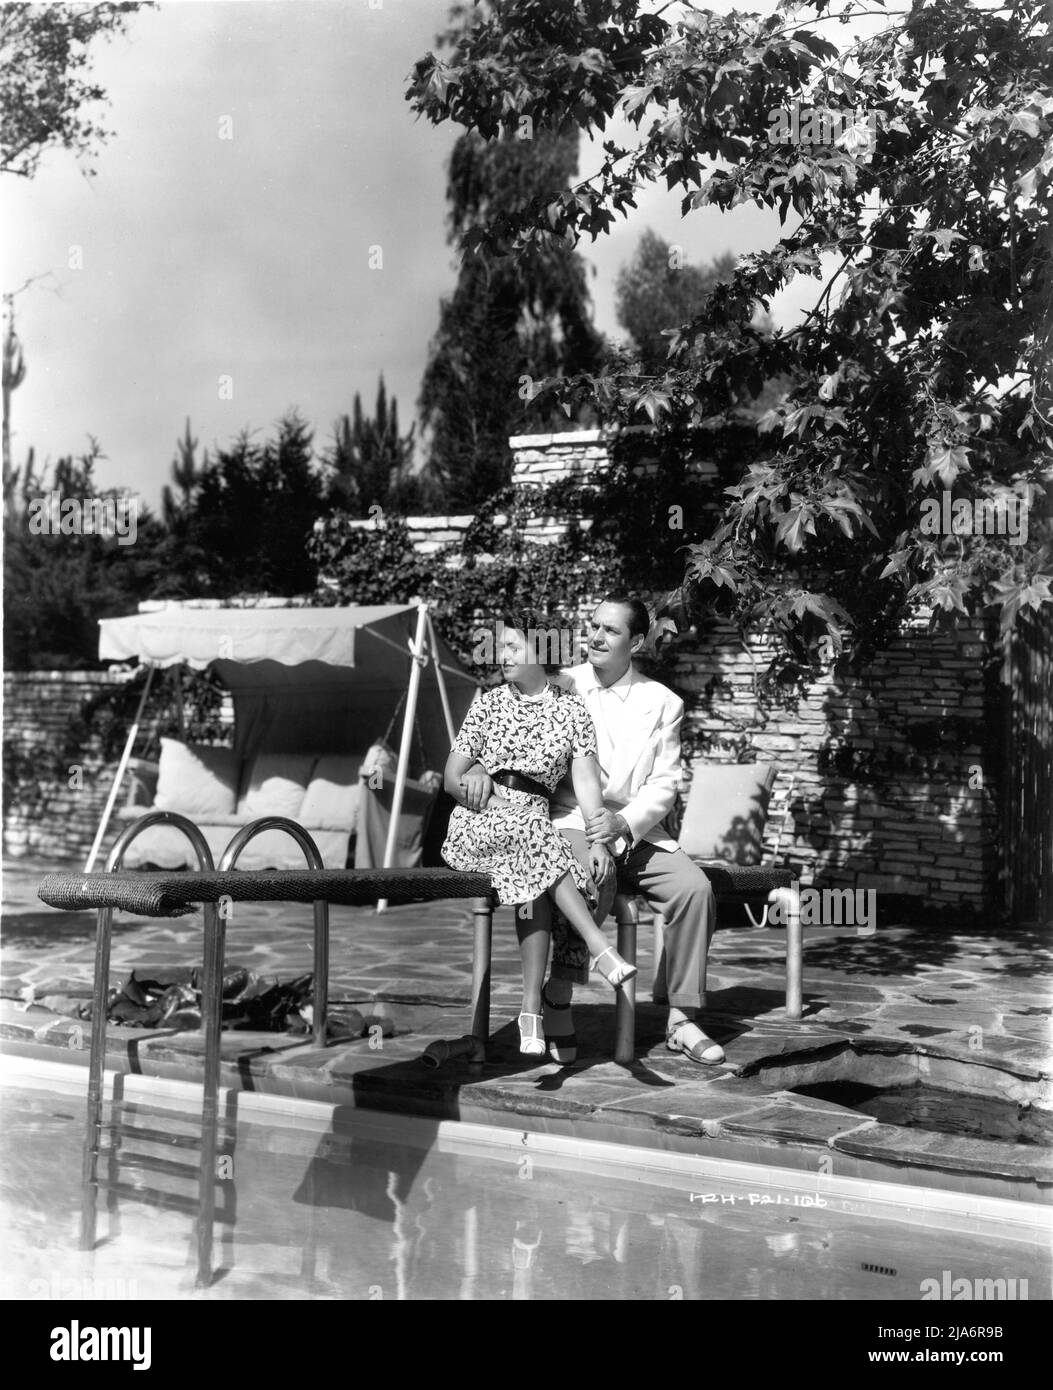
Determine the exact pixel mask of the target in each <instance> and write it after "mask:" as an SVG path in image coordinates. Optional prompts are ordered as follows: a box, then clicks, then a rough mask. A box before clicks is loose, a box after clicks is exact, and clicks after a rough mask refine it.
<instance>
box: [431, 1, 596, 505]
mask: <svg viewBox="0 0 1053 1390" xmlns="http://www.w3.org/2000/svg"><path fill="white" fill-rule="evenodd" d="M480 8H481V9H484V10H485V9H488V8H489V7H487V6H482V7H480ZM472 13H473V15H474V13H475V11H473V12H472ZM451 19H452V21H453V23H454V27H453V28H452V29H451V30H450V32H449V33H448V34H447V35H446V36H445V39H444V41H445V43H447V44H453V45H456V43H457V41H458V38H459V36H460V34H461V33H462V32H463V28H459V27H458V24H459V23H461V22H462V12H461V11H459V10H455V11H454V12H453V15H452V16H451ZM505 135H506V138H503V139H501V140H498V141H495V142H492V143H487V142H486V141H485V140H484V139H482V138H481V137H480V136H479V135H478V134H476V133H475V132H470V133H468V134H465V135H463V136H461V138H460V139H459V140H458V141H457V143H456V145H455V146H454V149H453V154H452V156H451V159H450V169H449V179H448V183H447V199H448V201H449V207H450V212H449V239H450V242H451V243H452V244H454V245H458V246H461V247H463V248H465V254H464V256H463V259H462V261H461V265H460V272H459V275H458V280H457V285H456V287H455V289H454V291H453V294H452V295H451V296H450V297H449V298H448V299H445V300H443V303H442V307H441V310H440V316H439V328H438V332H437V333H436V335H435V338H434V340H433V341H432V345H431V352H430V355H429V359H428V364H427V367H426V368H425V373H424V380H423V384H422V387H421V396H420V410H421V416H422V419H423V421H424V424H425V428H426V430H427V431H428V439H429V458H428V469H429V472H430V474H431V476H432V477H433V478H434V479H435V480H436V482H437V483H438V484H439V485H440V486H441V487H442V489H443V492H444V494H445V497H446V501H447V505H448V506H450V507H464V508H466V509H468V508H471V507H473V506H474V505H475V504H476V503H478V502H481V501H482V500H484V499H485V498H487V497H489V496H491V495H492V494H493V493H494V492H496V491H497V490H498V489H500V488H501V487H503V486H504V485H505V484H506V483H507V482H508V480H509V478H510V476H511V453H510V451H509V448H508V437H509V435H511V434H516V433H523V432H529V431H536V430H540V429H544V428H546V427H553V426H554V425H556V424H557V423H558V424H562V425H563V426H566V423H567V417H566V415H565V414H562V413H558V412H557V413H555V414H553V410H554V407H553V406H551V405H550V404H549V403H548V402H547V401H546V398H545V397H544V396H542V397H540V398H536V387H537V385H538V384H539V383H540V382H541V381H542V380H543V379H544V378H546V377H553V376H563V375H565V374H567V373H569V372H572V371H573V372H577V371H585V372H588V371H594V370H595V369H596V368H597V367H598V366H599V364H600V361H601V358H602V356H603V353H604V344H603V340H602V338H601V337H600V335H599V334H598V333H597V332H596V330H595V328H594V327H593V325H592V322H591V318H590V310H589V302H588V290H587V286H586V282H585V267H584V263H583V262H582V260H581V258H580V257H579V256H578V255H576V254H575V253H574V252H573V251H572V250H570V249H569V248H568V247H567V245H566V244H565V243H564V242H563V241H562V240H557V239H555V238H548V239H543V238H539V239H537V240H535V241H534V242H532V244H531V245H530V246H529V247H527V248H525V249H524V250H523V251H522V253H521V254H519V255H517V256H516V257H512V256H507V257H505V258H503V259H500V260H494V261H491V262H490V263H489V264H487V263H484V260H483V258H481V257H478V256H476V255H474V254H473V252H472V250H471V238H472V234H473V232H475V231H479V230H481V229H482V228H483V227H485V226H488V225H493V224H495V223H500V221H501V219H503V218H506V217H511V216H514V215H516V214H522V213H523V212H524V211H525V210H526V209H528V208H529V207H530V206H532V205H533V204H535V203H537V202H538V201H539V200H546V201H547V200H549V199H551V198H552V197H554V196H556V195H558V194H559V193H561V192H563V191H564V190H566V189H567V188H568V187H569V185H570V181H571V180H572V179H573V177H574V176H575V174H576V172H577V166H578V153H577V150H578V141H577V133H576V131H574V130H572V129H571V128H569V127H564V128H563V129H560V130H555V131H552V130H549V131H543V130H536V131H535V130H534V129H533V127H532V124H531V122H530V119H529V117H527V116H524V117H522V118H521V119H518V120H516V121H514V122H512V123H510V125H509V126H508V128H507V130H506V132H505Z"/></svg>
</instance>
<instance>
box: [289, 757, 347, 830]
mask: <svg viewBox="0 0 1053 1390" xmlns="http://www.w3.org/2000/svg"><path fill="white" fill-rule="evenodd" d="M361 765H362V759H361V757H360V756H358V755H357V754H352V755H351V756H350V757H347V756H345V755H343V754H340V753H326V754H324V755H323V756H322V757H321V758H319V759H318V761H317V762H316V763H315V765H314V772H313V773H312V774H311V781H310V785H309V786H308V788H307V795H306V796H305V797H304V799H303V805H302V806H301V807H300V823H301V824H302V825H305V826H308V827H310V828H312V829H317V830H353V829H354V826H355V816H356V814H357V811H358V770H359V767H360V766H361Z"/></svg>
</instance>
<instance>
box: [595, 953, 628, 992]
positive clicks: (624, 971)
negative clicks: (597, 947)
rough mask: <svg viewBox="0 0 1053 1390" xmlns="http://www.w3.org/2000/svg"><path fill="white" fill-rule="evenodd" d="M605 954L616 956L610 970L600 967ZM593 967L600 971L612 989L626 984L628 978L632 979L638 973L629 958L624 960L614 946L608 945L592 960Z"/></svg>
mask: <svg viewBox="0 0 1053 1390" xmlns="http://www.w3.org/2000/svg"><path fill="white" fill-rule="evenodd" d="M604 956H613V957H614V963H613V965H612V966H611V968H610V970H603V969H601V967H600V961H601V960H602V959H603V958H604ZM592 969H593V970H596V971H598V972H599V974H601V975H602V976H603V978H604V979H605V980H606V981H607V983H608V984H609V985H610V986H611V988H612V989H617V988H618V986H619V985H624V984H625V982H626V980H631V979H632V977H633V976H634V975H635V974H636V966H635V965H630V964H629V962H628V961H627V960H622V958H621V956H620V955H619V954H618V952H617V951H616V950H615V949H614V947H613V946H608V947H607V949H606V950H605V951H601V952H600V954H599V955H598V956H597V957H596V959H595V960H594V961H593V962H592Z"/></svg>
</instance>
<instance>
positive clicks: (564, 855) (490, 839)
mask: <svg viewBox="0 0 1053 1390" xmlns="http://www.w3.org/2000/svg"><path fill="white" fill-rule="evenodd" d="M453 749H454V752H456V753H463V754H464V755H465V756H466V757H470V758H472V759H475V760H477V761H478V762H480V763H482V765H483V767H485V768H486V770H487V772H497V771H498V770H499V769H501V768H505V769H507V770H508V771H511V772H519V773H521V774H522V775H523V776H524V777H532V778H533V779H534V781H535V782H540V783H541V784H542V785H543V786H544V787H547V788H548V790H549V791H550V792H553V791H555V789H556V787H557V786H558V785H559V783H560V782H561V781H562V780H563V777H564V775H565V774H566V772H567V769H568V768H569V766H570V761H571V759H572V758H584V757H587V756H588V755H589V754H590V753H592V754H595V752H596V730H595V729H594V728H593V724H592V719H591V717H590V715H589V712H588V710H587V709H586V708H585V704H584V701H583V700H582V699H581V697H580V696H579V695H576V694H574V693H573V692H572V691H569V690H562V689H560V687H559V686H556V685H546V686H545V689H544V692H543V694H542V695H541V697H540V698H533V699H531V698H524V697H523V696H521V695H520V694H519V691H518V690H517V689H516V688H515V687H514V686H512V685H502V686H498V688H497V689H496V690H488V691H487V692H486V694H485V695H483V696H482V697H481V698H480V699H478V700H476V702H475V704H473V705H472V706H471V708H470V709H469V711H468V713H467V714H466V715H465V719H464V723H463V725H462V726H461V732H460V733H459V734H458V735H457V738H456V739H455V740H454V744H453ZM494 790H495V792H497V794H498V795H499V796H501V797H504V798H506V799H505V800H503V801H495V800H494V799H493V798H491V800H490V802H489V803H488V805H487V807H486V809H485V810H483V811H469V810H468V808H467V807H465V806H458V807H456V809H455V810H454V812H453V814H452V815H451V816H450V827H449V833H448V834H447V836H446V843H445V844H444V845H443V847H442V857H443V858H444V859H445V860H446V862H447V864H449V865H450V867H451V868H452V869H461V870H466V871H474V872H477V873H484V874H489V875H490V877H491V879H492V881H493V885H494V889H495V891H496V893H497V897H498V901H499V902H502V903H526V902H530V901H532V900H533V899H534V898H539V897H540V896H541V894H542V893H544V892H545V890H546V889H547V888H550V887H551V886H552V884H554V883H555V882H556V881H557V880H558V879H560V878H562V876H563V875H564V874H565V873H570V874H571V875H572V876H573V878H574V881H575V883H576V884H577V885H578V887H579V888H580V889H581V891H582V893H584V894H586V895H590V894H593V893H594V890H593V888H592V884H591V882H590V880H589V877H588V875H587V874H586V872H585V870H584V869H583V868H582V866H581V865H580V864H579V863H578V860H577V859H576V858H575V856H574V853H573V851H572V850H571V848H570V845H569V844H568V843H567V841H566V840H565V839H564V838H563V836H562V835H561V834H560V833H559V831H558V830H557V829H556V828H555V826H554V825H553V824H552V821H551V819H550V818H549V805H548V802H547V801H546V800H545V798H544V797H542V796H536V795H533V794H531V793H530V792H522V791H515V790H513V789H511V788H509V787H495V789H494Z"/></svg>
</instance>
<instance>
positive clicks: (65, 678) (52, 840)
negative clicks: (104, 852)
mask: <svg viewBox="0 0 1053 1390" xmlns="http://www.w3.org/2000/svg"><path fill="white" fill-rule="evenodd" d="M124 680H127V676H126V675H122V674H118V673H113V672H110V671H7V672H5V673H4V715H3V737H4V744H5V758H4V763H5V786H4V832H3V848H4V854H5V856H10V857H11V858H19V857H21V856H23V855H30V854H31V855H33V856H35V857H37V856H39V857H40V858H42V859H45V860H47V861H48V862H54V863H55V864H62V863H67V862H75V861H81V862H82V861H83V860H84V859H86V858H87V854H88V850H89V849H90V848H91V842H92V839H93V838H94V835H95V830H96V827H97V825H98V823H99V818H100V816H101V815H102V810H103V807H104V806H105V804H106V798H107V796H108V794H109V790H110V787H111V786H112V784H113V777H114V773H115V771H116V764H115V763H112V762H111V763H107V762H105V761H104V760H103V758H102V757H101V755H100V752H99V749H98V748H97V747H90V746H89V747H86V748H85V747H80V748H74V749H70V750H69V753H68V757H63V756H61V755H63V754H65V753H66V752H67V749H66V744H67V740H68V737H69V733H70V726H71V724H72V723H73V722H74V720H75V719H76V717H77V715H78V713H79V712H80V709H81V706H82V704H83V702H84V701H85V700H87V699H90V698H91V697H92V696H94V695H98V694H100V693H101V692H102V691H104V690H106V689H110V688H112V687H113V686H115V685H118V684H120V683H122V682H123V681H124ZM60 758H61V766H56V762H57V761H58V760H59V759H60ZM11 772H15V773H16V774H18V775H16V776H15V777H11V776H9V775H8V774H10V773H11ZM111 839H112V835H108V836H107V843H109V841H110V840H111Z"/></svg>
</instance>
